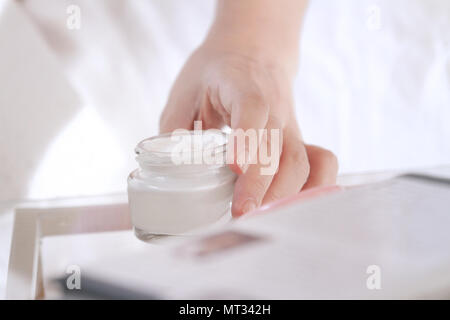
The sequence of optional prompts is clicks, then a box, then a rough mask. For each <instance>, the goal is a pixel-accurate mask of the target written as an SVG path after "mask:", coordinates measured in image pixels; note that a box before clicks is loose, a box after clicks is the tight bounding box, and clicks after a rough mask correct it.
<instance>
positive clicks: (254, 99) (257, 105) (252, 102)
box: [240, 93, 269, 112]
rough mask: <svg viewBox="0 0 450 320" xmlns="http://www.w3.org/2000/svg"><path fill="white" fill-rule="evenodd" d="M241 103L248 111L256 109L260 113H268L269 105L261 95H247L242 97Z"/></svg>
mask: <svg viewBox="0 0 450 320" xmlns="http://www.w3.org/2000/svg"><path fill="white" fill-rule="evenodd" d="M240 103H241V104H242V105H243V106H245V108H246V109H254V110H257V111H259V112H267V111H268V110H269V105H268V104H267V102H266V100H265V99H264V97H263V96H262V95H261V94H259V93H245V94H242V95H241V97H240Z"/></svg>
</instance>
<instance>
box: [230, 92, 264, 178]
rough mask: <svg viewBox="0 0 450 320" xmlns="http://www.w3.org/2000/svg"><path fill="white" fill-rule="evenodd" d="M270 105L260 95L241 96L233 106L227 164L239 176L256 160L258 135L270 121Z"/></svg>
mask: <svg viewBox="0 0 450 320" xmlns="http://www.w3.org/2000/svg"><path fill="white" fill-rule="evenodd" d="M268 112H269V105H268V104H267V103H266V102H265V100H264V98H263V97H262V96H261V95H260V94H258V93H250V94H239V95H238V96H237V98H236V100H235V101H234V102H233V103H232V106H231V119H230V121H231V123H230V126H231V129H232V133H231V134H230V136H229V141H228V145H227V163H228V164H229V165H230V168H231V169H232V170H233V171H235V172H236V173H238V174H242V173H244V172H245V171H246V169H247V167H248V164H249V162H251V161H252V160H254V159H255V158H256V153H257V150H258V145H259V143H258V142H256V143H255V139H256V140H258V133H259V130H260V129H264V128H265V127H266V125H267V121H268Z"/></svg>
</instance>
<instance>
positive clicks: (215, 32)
mask: <svg viewBox="0 0 450 320" xmlns="http://www.w3.org/2000/svg"><path fill="white" fill-rule="evenodd" d="M201 48H204V49H205V50H207V51H210V52H216V53H231V54H239V55H241V56H245V57H248V58H251V59H252V60H256V61H257V62H261V63H263V64H268V65H274V66H277V67H281V68H283V69H284V70H285V71H286V72H287V73H289V75H290V76H292V77H293V76H295V74H296V73H297V67H298V55H299V48H298V39H296V40H295V41H292V42H289V43H283V42H282V41H280V40H279V39H273V38H271V37H268V36H267V35H264V34H255V33H253V34H252V33H249V32H234V31H233V30H221V28H218V27H217V26H215V25H213V27H212V28H211V30H210V32H209V34H208V36H207V37H206V39H205V41H204V42H203V44H202V45H201Z"/></svg>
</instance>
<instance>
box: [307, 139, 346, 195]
mask: <svg viewBox="0 0 450 320" xmlns="http://www.w3.org/2000/svg"><path fill="white" fill-rule="evenodd" d="M306 152H307V154H308V160H309V165H310V173H309V177H308V181H307V182H306V184H305V185H304V186H303V190H307V189H311V188H314V187H319V186H329V185H334V184H336V177H337V173H338V160H337V158H336V156H335V155H334V154H333V153H332V152H331V151H329V150H326V149H323V148H320V147H317V146H313V145H306Z"/></svg>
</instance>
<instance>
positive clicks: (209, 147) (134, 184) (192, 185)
mask: <svg viewBox="0 0 450 320" xmlns="http://www.w3.org/2000/svg"><path fill="white" fill-rule="evenodd" d="M225 150H226V135H225V134H224V133H222V132H220V131H218V130H207V131H201V130H195V131H187V130H183V131H178V132H175V133H170V134H162V135H159V136H156V137H152V138H149V139H146V140H143V141H141V142H140V143H139V144H138V145H137V147H136V149H135V152H136V160H137V162H138V163H139V168H138V169H136V170H135V171H133V172H132V173H131V174H130V175H129V177H128V202H129V207H130V213H131V222H132V224H133V227H134V231H135V234H136V236H137V237H138V238H139V239H141V240H144V241H145V240H149V239H151V238H152V237H154V236H156V235H180V234H186V233H191V232H194V231H195V230H196V229H199V228H201V227H204V226H206V225H209V224H212V223H215V222H217V221H219V220H221V219H224V218H225V217H226V216H227V215H228V216H229V215H230V204H231V198H232V195H233V188H234V182H235V180H236V175H235V174H234V173H233V172H232V171H231V170H230V169H229V168H228V166H227V165H226V161H225V159H226V158H225Z"/></svg>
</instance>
